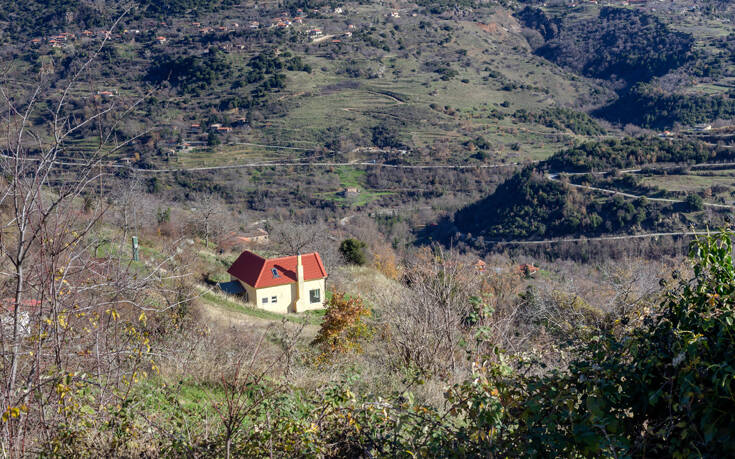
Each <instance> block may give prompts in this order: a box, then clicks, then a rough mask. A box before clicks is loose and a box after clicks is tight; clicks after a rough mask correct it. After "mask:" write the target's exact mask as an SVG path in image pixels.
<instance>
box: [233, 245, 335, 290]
mask: <svg viewBox="0 0 735 459" xmlns="http://www.w3.org/2000/svg"><path fill="white" fill-rule="evenodd" d="M301 264H303V265H304V280H305V281H311V280H317V279H323V278H325V277H327V271H326V270H325V269H324V264H323V263H322V259H321V257H320V256H319V254H318V253H316V252H314V253H307V254H304V255H301ZM273 269H275V270H276V272H277V273H278V277H273ZM227 272H228V273H230V274H231V275H232V276H234V277H236V278H238V279H240V280H241V281H243V282H245V283H246V284H248V285H250V286H251V287H253V288H263V287H275V286H277V285H286V284H293V283H295V282H296V255H292V256H290V257H282V258H270V259H265V258H263V257H261V256H259V255H256V254H254V253H253V252H251V251H249V250H246V251H244V252H243V253H242V254H240V256H239V257H237V260H235V262H234V263H233V264H232V266H230V269H228V270H227Z"/></svg>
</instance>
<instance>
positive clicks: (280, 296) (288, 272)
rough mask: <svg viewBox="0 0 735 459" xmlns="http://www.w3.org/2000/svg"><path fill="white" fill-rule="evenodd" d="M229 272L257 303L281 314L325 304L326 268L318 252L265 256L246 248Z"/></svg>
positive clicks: (246, 297) (246, 296)
mask: <svg viewBox="0 0 735 459" xmlns="http://www.w3.org/2000/svg"><path fill="white" fill-rule="evenodd" d="M227 272H228V273H229V274H230V277H231V279H232V281H233V282H237V283H239V284H240V286H241V287H242V289H243V292H242V296H243V298H244V300H245V301H246V302H248V303H251V304H253V305H255V307H258V308H261V309H265V310H268V311H271V312H278V313H282V314H283V313H287V312H304V311H309V310H313V309H323V308H324V300H325V294H326V279H327V271H326V270H325V269H324V264H323V263H322V259H321V257H320V256H319V254H318V253H317V252H314V253H307V254H304V255H302V254H298V255H295V256H294V255H292V256H289V257H281V258H267V259H266V258H263V257H261V256H259V255H257V254H255V253H253V252H251V251H249V250H246V251H244V252H243V253H242V254H240V256H239V257H237V260H235V262H234V263H233V264H232V266H230V269H228V270H227Z"/></svg>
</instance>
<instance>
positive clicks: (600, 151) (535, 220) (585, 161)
mask: <svg viewBox="0 0 735 459" xmlns="http://www.w3.org/2000/svg"><path fill="white" fill-rule="evenodd" d="M732 160H735V154H734V153H733V152H732V151H730V150H728V149H721V150H718V149H715V148H711V147H708V146H706V145H705V144H703V143H701V142H696V141H672V140H668V139H659V138H652V137H640V138H628V139H624V140H606V141H601V142H590V143H586V144H583V145H580V146H577V147H573V148H570V149H567V150H564V151H561V152H559V153H557V154H555V155H553V156H552V157H551V158H549V159H548V160H546V161H543V162H541V163H540V164H538V165H535V166H528V167H526V168H524V169H523V170H521V171H519V172H517V173H516V174H514V175H513V176H512V177H511V178H509V179H508V180H507V181H505V182H504V183H502V184H501V185H499V186H498V187H497V188H496V189H495V191H494V192H493V193H491V194H490V195H488V196H487V197H485V198H484V199H481V200H479V201H477V202H475V203H472V204H470V205H468V206H466V207H465V208H463V209H461V210H459V211H458V212H457V213H455V214H454V216H453V223H451V224H450V223H449V222H448V221H445V222H443V223H442V224H440V225H439V227H440V228H441V230H443V231H444V234H445V236H444V237H452V235H453V233H454V232H459V233H461V234H466V235H468V236H467V237H466V239H469V241H470V244H471V245H474V246H477V247H484V242H485V241H487V242H490V241H497V240H527V239H544V238H552V237H569V236H578V235H587V236H591V235H600V234H612V233H615V234H621V233H627V232H630V231H632V230H636V229H638V230H641V229H644V230H649V231H654V230H659V231H672V230H676V229H681V228H682V227H681V226H680V225H681V224H682V223H683V222H685V221H686V220H682V219H681V213H687V212H691V211H698V210H701V209H702V204H701V202H702V201H701V198H694V197H692V198H691V199H686V203H685V202H682V203H676V202H654V201H651V200H648V199H645V198H642V199H634V198H629V197H623V196H621V195H617V196H611V195H609V194H599V193H597V194H595V193H593V192H590V190H585V189H580V188H578V187H572V186H569V185H568V184H566V183H564V182H563V181H560V180H558V179H553V178H552V177H550V176H549V175H548V174H549V173H550V171H553V172H554V174H558V173H559V172H591V171H614V170H615V169H623V168H632V167H639V166H640V165H654V164H657V163H677V164H695V163H705V162H710V161H732ZM664 173H665V172H664ZM577 181H578V182H580V181H581V183H582V184H586V185H594V186H596V187H598V188H605V189H613V190H616V189H617V190H621V191H624V192H627V193H629V194H633V195H635V194H641V195H656V196H657V197H666V196H667V195H662V190H660V189H652V188H648V187H646V186H644V185H642V183H641V182H640V180H639V179H638V178H637V177H636V176H633V175H627V176H620V177H616V176H615V174H612V175H610V176H609V177H604V176H602V177H598V176H593V175H589V176H583V177H582V178H581V179H577ZM669 197H671V198H673V199H672V201H675V200H676V199H679V200H682V201H684V200H685V198H687V196H679V197H677V196H675V195H670V196H669ZM707 218H714V219H715V220H716V221H719V219H721V218H724V214H723V215H722V216H719V217H718V216H714V217H712V216H710V217H707ZM692 221H696V220H692ZM710 223H711V224H715V223H714V221H712V222H710ZM452 225H453V227H454V231H452V230H449V231H448V230H447V226H452ZM442 226H443V228H442Z"/></svg>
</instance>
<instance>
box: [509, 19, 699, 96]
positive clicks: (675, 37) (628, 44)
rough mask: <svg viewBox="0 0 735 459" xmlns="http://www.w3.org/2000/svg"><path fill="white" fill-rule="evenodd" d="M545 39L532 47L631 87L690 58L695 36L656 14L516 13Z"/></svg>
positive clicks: (587, 73)
mask: <svg viewBox="0 0 735 459" xmlns="http://www.w3.org/2000/svg"><path fill="white" fill-rule="evenodd" d="M518 17H519V18H520V19H521V21H523V23H524V24H525V25H526V26H528V27H531V28H533V29H534V30H537V31H538V32H539V34H540V35H541V37H543V39H544V41H543V42H539V43H538V44H539V45H540V46H538V47H537V48H536V49H535V52H536V53H537V54H538V55H540V56H543V57H545V58H546V59H549V60H551V61H553V62H555V63H557V64H559V65H561V66H564V67H567V68H569V69H571V70H573V71H575V72H577V73H579V74H581V75H585V76H588V77H592V78H600V79H603V80H609V81H612V82H621V83H622V84H623V85H624V86H630V85H633V84H635V83H638V82H641V81H649V80H651V78H653V77H656V76H660V75H664V74H666V73H668V72H670V71H671V70H673V69H676V68H678V67H680V66H681V65H683V64H684V63H686V62H687V61H688V60H689V59H691V51H692V45H693V42H694V40H693V38H692V36H691V35H689V34H685V33H682V32H676V31H673V30H671V29H670V28H669V27H667V26H666V25H665V24H663V23H662V22H661V21H660V20H658V19H657V18H656V17H655V16H651V15H649V14H645V13H640V12H638V11H635V10H626V9H621V8H610V7H605V8H602V9H600V11H599V13H598V14H597V15H596V16H593V17H591V18H590V17H584V18H583V19H578V18H576V17H574V16H567V17H565V18H563V19H560V18H554V19H551V18H548V17H547V16H546V15H545V13H544V12H543V11H542V10H540V9H537V8H532V7H526V8H525V9H523V10H522V11H520V13H519V14H518Z"/></svg>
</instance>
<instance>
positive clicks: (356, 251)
mask: <svg viewBox="0 0 735 459" xmlns="http://www.w3.org/2000/svg"><path fill="white" fill-rule="evenodd" d="M365 247H366V246H365V243H364V242H362V241H361V240H359V239H354V238H349V239H345V240H344V241H342V243H341V244H340V245H339V253H341V254H342V256H343V257H344V259H345V261H346V262H347V263H351V264H353V265H358V266H362V265H364V264H365V262H366V261H367V257H366V256H365Z"/></svg>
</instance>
